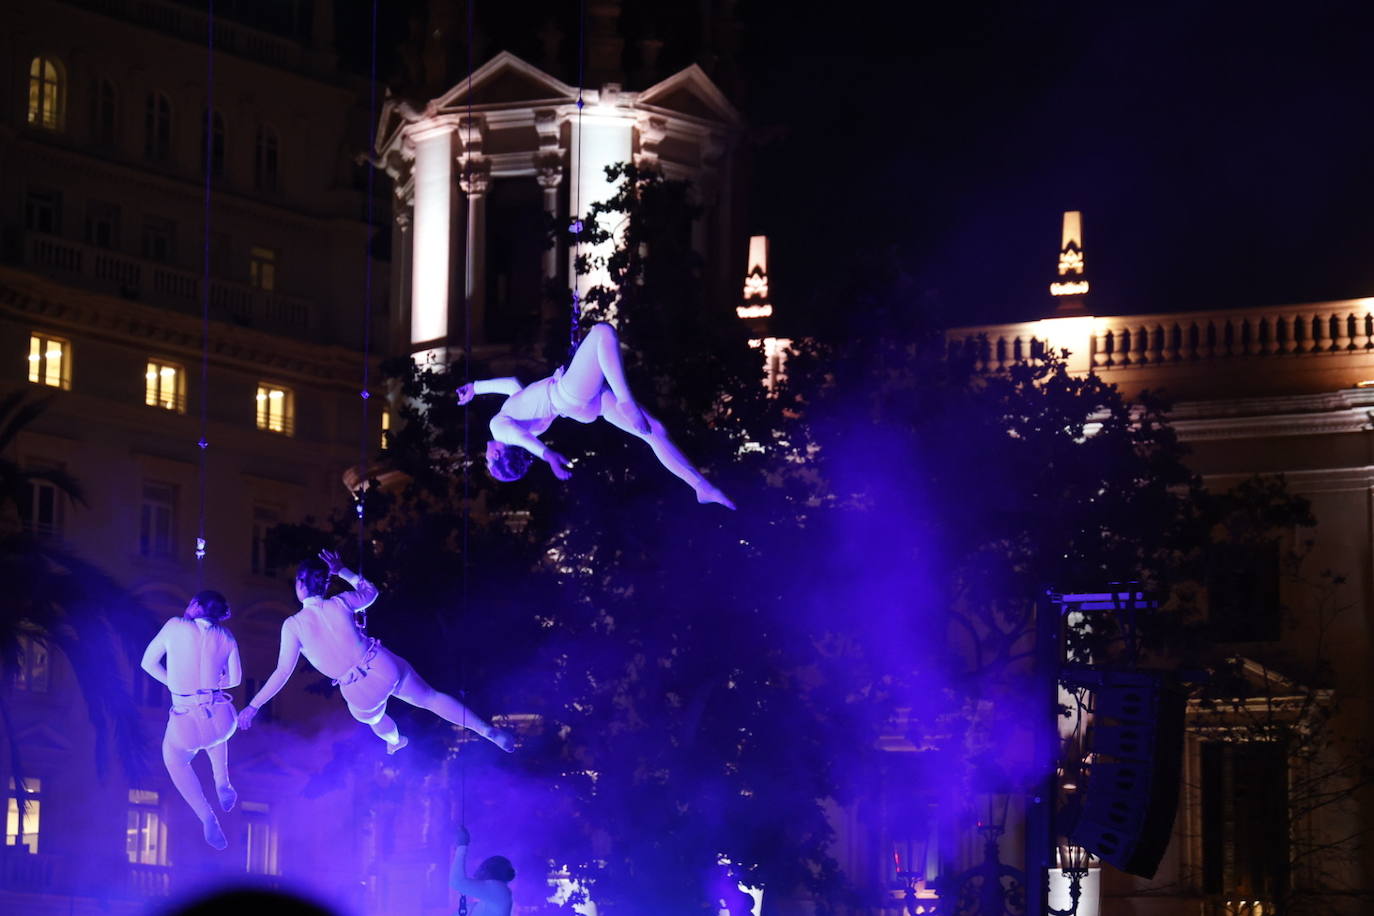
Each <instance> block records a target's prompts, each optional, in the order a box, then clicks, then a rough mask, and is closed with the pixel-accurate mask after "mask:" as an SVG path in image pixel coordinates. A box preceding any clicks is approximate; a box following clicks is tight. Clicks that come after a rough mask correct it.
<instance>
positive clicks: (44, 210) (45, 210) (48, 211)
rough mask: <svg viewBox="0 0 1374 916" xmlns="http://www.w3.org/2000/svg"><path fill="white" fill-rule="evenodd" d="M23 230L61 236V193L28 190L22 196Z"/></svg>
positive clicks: (39, 189)
mask: <svg viewBox="0 0 1374 916" xmlns="http://www.w3.org/2000/svg"><path fill="white" fill-rule="evenodd" d="M24 228H25V229H28V230H30V231H32V232H45V233H47V234H48V235H61V234H62V192H61V191H54V190H51V189H49V188H29V191H28V193H27V194H26V195H25V196H24Z"/></svg>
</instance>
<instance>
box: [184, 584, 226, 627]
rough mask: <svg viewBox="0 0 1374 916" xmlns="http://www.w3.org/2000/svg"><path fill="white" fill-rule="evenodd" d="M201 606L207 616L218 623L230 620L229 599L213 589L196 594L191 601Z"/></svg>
mask: <svg viewBox="0 0 1374 916" xmlns="http://www.w3.org/2000/svg"><path fill="white" fill-rule="evenodd" d="M191 600H192V601H194V602H195V603H196V604H199V605H200V609H201V610H202V611H204V612H205V616H206V617H207V618H208V619H210V620H213V621H215V622H216V623H218V622H219V621H221V620H228V619H229V599H228V598H225V597H224V596H223V595H222V594H220V593H219V592H217V591H215V590H214V589H212V588H207V589H205V590H204V591H201V592H196V594H195V597H194V598H192V599H191Z"/></svg>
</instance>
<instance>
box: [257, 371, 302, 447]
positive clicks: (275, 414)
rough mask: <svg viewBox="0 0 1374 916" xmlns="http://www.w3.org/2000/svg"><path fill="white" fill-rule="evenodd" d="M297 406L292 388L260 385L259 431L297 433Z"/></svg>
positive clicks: (266, 383) (260, 383)
mask: <svg viewBox="0 0 1374 916" xmlns="http://www.w3.org/2000/svg"><path fill="white" fill-rule="evenodd" d="M295 416H296V405H295V397H294V396H293V395H292V393H291V389H290V388H284V387H282V386H281V385H273V384H270V383H268V382H259V383H258V429H265V430H267V431H269V432H274V433H283V434H285V435H287V436H290V435H292V434H293V433H294V432H295Z"/></svg>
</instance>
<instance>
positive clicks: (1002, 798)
mask: <svg viewBox="0 0 1374 916" xmlns="http://www.w3.org/2000/svg"><path fill="white" fill-rule="evenodd" d="M1009 802H1010V797H1009V796H1008V795H1006V794H1005V793H1000V792H991V793H989V794H988V817H987V820H985V821H980V822H979V824H978V832H979V833H980V834H982V836H983V861H982V862H981V863H979V864H978V865H975V866H974V867H973V868H970V869H968V870H967V871H964V872H961V873H960V874H958V875H955V876H954V877H953V878H951V879H950V880H949V881H947V882H941V893H940V904H941V906H940V912H941V913H942V914H944V916H1024V914H1025V912H1026V874H1025V872H1023V871H1021V869H1019V868H1013V867H1012V866H1010V865H1007V864H1004V863H1003V862H1002V856H1001V850H1000V849H999V846H1000V840H1001V837H1002V834H1003V832H1004V831H1005V830H1006V824H1007V806H1008V804H1009Z"/></svg>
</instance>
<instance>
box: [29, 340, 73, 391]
mask: <svg viewBox="0 0 1374 916" xmlns="http://www.w3.org/2000/svg"><path fill="white" fill-rule="evenodd" d="M71 361H72V345H71V344H70V343H68V342H67V341H65V340H59V339H58V338H56V337H48V336H47V335H46V334H30V335H29V381H31V382H33V383H34V384H36V385H47V386H49V387H51V388H63V389H66V388H70V387H72V381H71V380H72V375H71V368H72V367H71Z"/></svg>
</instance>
